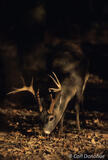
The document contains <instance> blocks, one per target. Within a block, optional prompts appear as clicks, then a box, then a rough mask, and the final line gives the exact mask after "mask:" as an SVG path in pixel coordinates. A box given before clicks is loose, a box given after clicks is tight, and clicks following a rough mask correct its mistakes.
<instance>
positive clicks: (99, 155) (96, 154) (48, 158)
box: [0, 77, 108, 160]
mask: <svg viewBox="0 0 108 160" xmlns="http://www.w3.org/2000/svg"><path fill="white" fill-rule="evenodd" d="M97 81H98V80H97V79H96V77H95V81H92V79H91V80H90V81H89V83H88V84H92V85H95V86H96V84H97ZM98 82H99V83H100V84H101V85H98V87H99V86H102V87H105V88H106V84H107V83H103V82H102V81H98ZM106 93H108V92H106ZM93 96H94V95H93ZM91 98H93V97H91ZM94 99H95V98H94ZM91 104H92V103H91ZM35 107H36V106H29V107H28V108H26V106H23V107H22V106H18V105H17V104H15V103H12V102H9V101H5V102H4V104H3V105H2V104H1V106H0V125H1V127H0V160H14V159H15V160H19V159H20V160H31V159H32V160H36V159H38V160H55V159H57V160H69V159H78V158H79V159H84V158H85V159H87V158H88V159H108V113H107V112H106V111H99V110H86V111H85V112H84V113H83V112H82V111H81V112H80V122H81V131H79V132H78V131H77V130H76V125H75V112H74V110H71V111H69V110H67V111H66V116H65V120H64V128H63V130H64V131H63V133H61V134H59V131H58V126H57V127H56V129H55V131H54V132H53V133H52V134H51V135H50V136H47V135H44V134H43V132H42V127H41V123H40V120H39V113H38V112H36V111H35V109H34V108H35ZM91 107H92V105H91Z"/></svg>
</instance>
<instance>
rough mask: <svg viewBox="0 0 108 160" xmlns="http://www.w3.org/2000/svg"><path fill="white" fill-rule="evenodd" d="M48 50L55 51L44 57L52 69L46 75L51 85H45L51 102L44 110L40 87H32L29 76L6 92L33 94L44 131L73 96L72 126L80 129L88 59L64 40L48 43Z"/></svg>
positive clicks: (51, 127) (49, 129)
mask: <svg viewBox="0 0 108 160" xmlns="http://www.w3.org/2000/svg"><path fill="white" fill-rule="evenodd" d="M52 50H53V52H54V53H55V54H54V53H53V54H52V57H51V55H50V54H49V53H48V56H50V57H48V58H49V59H50V61H49V59H48V63H47V64H48V65H47V67H48V68H50V70H51V71H52V72H50V73H51V74H48V76H49V78H50V80H51V83H53V85H52V86H53V87H49V88H48V91H49V97H50V101H51V102H50V105H49V108H48V110H47V111H46V110H45V111H44V106H43V105H42V103H41V97H40V92H39V91H40V90H39V89H37V91H35V89H34V88H33V78H32V80H31V83H30V86H26V84H25V82H24V80H23V83H24V86H23V87H22V88H19V89H15V90H13V91H11V92H9V93H8V95H9V94H16V93H18V92H22V91H28V92H30V93H31V94H32V95H33V96H34V98H35V99H36V100H37V102H38V106H39V112H40V113H41V115H42V119H43V122H44V125H43V131H44V133H45V134H48V135H49V134H51V133H52V131H53V130H54V129H55V128H56V126H57V124H58V123H59V122H60V120H61V121H62V119H63V115H64V112H65V110H66V108H67V106H68V103H69V102H70V101H71V100H72V99H73V98H74V97H75V99H76V102H75V110H76V126H77V128H78V130H80V119H79V111H80V105H81V104H82V103H83V96H84V90H85V87H86V83H87V80H88V78H89V73H88V59H87V58H86V57H85V55H84V53H83V51H82V50H81V48H80V47H79V46H78V45H76V44H73V43H71V42H70V43H68V42H67V41H66V42H63V43H61V44H59V45H58V46H56V47H55V46H54V47H52ZM45 61H46V59H45Z"/></svg>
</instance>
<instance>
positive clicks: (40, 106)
mask: <svg viewBox="0 0 108 160" xmlns="http://www.w3.org/2000/svg"><path fill="white" fill-rule="evenodd" d="M37 101H38V105H39V111H40V112H42V110H43V106H42V104H41V100H40V95H39V89H38V90H37Z"/></svg>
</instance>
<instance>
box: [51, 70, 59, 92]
mask: <svg viewBox="0 0 108 160" xmlns="http://www.w3.org/2000/svg"><path fill="white" fill-rule="evenodd" d="M52 73H53V75H54V78H55V79H54V78H53V77H52V76H51V75H49V77H50V78H51V79H52V80H53V82H54V83H55V84H56V86H57V87H58V88H49V91H50V92H51V90H52V91H54V92H59V91H61V84H60V81H59V79H58V78H57V76H56V74H55V73H54V72H52Z"/></svg>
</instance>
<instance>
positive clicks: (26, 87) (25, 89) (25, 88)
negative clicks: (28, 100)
mask: <svg viewBox="0 0 108 160" xmlns="http://www.w3.org/2000/svg"><path fill="white" fill-rule="evenodd" d="M23 83H24V86H23V87H22V88H16V89H15V90H14V91H11V92H9V93H8V95H9V94H15V93H18V92H23V91H28V92H30V93H31V94H33V96H34V97H35V90H34V89H33V77H32V80H31V84H30V86H26V85H25V81H24V79H23Z"/></svg>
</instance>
